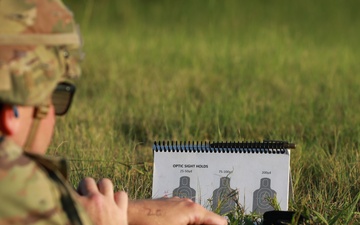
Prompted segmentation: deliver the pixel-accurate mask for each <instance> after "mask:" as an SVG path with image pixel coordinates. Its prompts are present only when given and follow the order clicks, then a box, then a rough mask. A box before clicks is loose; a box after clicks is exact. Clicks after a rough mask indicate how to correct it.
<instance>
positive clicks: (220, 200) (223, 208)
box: [212, 177, 237, 214]
mask: <svg viewBox="0 0 360 225" xmlns="http://www.w3.org/2000/svg"><path fill="white" fill-rule="evenodd" d="M233 194H235V195H237V192H236V190H233V189H231V187H230V178H229V177H221V178H220V187H219V188H217V189H215V190H214V192H213V202H212V209H213V210H216V209H218V207H220V213H221V214H225V213H227V212H230V211H231V210H233V209H234V207H235V201H234V199H233V197H234V196H233ZM236 197H237V196H236Z"/></svg>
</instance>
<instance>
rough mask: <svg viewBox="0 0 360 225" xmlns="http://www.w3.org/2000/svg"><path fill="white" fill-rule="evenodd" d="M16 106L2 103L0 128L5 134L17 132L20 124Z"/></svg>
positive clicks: (9, 134)
mask: <svg viewBox="0 0 360 225" xmlns="http://www.w3.org/2000/svg"><path fill="white" fill-rule="evenodd" d="M18 116H19V115H18V111H17V108H16V107H13V106H9V105H4V106H3V107H2V109H1V111H0V130H1V133H2V134H3V135H5V136H11V135H13V134H15V133H16V132H17V130H18V129H19V126H20V120H19V119H18Z"/></svg>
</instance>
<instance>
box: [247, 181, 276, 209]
mask: <svg viewBox="0 0 360 225" xmlns="http://www.w3.org/2000/svg"><path fill="white" fill-rule="evenodd" d="M270 185H271V180H270V179H269V178H262V179H261V180H260V189H257V190H256V191H255V192H254V199H253V212H257V213H259V214H263V213H265V212H267V211H270V210H274V208H273V207H272V206H271V205H270V204H269V200H270V199H271V198H274V197H275V195H276V191H274V190H272V189H271V187H270Z"/></svg>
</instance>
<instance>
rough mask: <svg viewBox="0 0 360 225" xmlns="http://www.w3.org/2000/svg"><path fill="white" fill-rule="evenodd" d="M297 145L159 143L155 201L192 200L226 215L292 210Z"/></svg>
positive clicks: (154, 185) (268, 143)
mask: <svg viewBox="0 0 360 225" xmlns="http://www.w3.org/2000/svg"><path fill="white" fill-rule="evenodd" d="M293 148H295V145H294V144H292V143H288V142H284V141H263V142H223V143H217V142H213V143H210V142H208V143H202V142H200V143H199V142H196V143H195V142H192V143H191V142H155V143H154V145H153V152H154V173H153V189H152V197H153V198H161V197H172V196H178V197H182V198H190V199H192V200H193V201H195V202H197V203H200V204H201V205H203V206H204V207H206V208H208V209H209V210H217V211H219V212H221V213H222V214H226V213H228V212H231V210H233V209H234V208H235V206H240V207H243V209H245V212H247V213H252V212H254V213H258V214H263V213H264V212H266V211H270V210H273V209H274V207H273V203H271V202H272V200H276V201H277V203H278V204H279V205H280V207H281V209H282V210H287V209H288V201H289V184H290V149H293Z"/></svg>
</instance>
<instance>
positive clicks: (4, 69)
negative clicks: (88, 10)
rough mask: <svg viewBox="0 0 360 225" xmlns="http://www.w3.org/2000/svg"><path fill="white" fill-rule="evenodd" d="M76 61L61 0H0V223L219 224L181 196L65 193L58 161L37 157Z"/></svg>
mask: <svg viewBox="0 0 360 225" xmlns="http://www.w3.org/2000/svg"><path fill="white" fill-rule="evenodd" d="M81 58H82V53H81V40H80V37H79V34H78V30H77V28H76V26H75V24H74V21H73V16H72V14H71V12H70V11H69V10H68V9H67V8H66V7H65V6H64V5H63V3H62V2H61V0H0V201H1V202H0V224H33V223H34V224H50V223H51V224H120V225H124V224H149V225H151V224H170V225H171V224H174V225H176V224H178V225H185V224H218V225H224V224H226V220H225V219H224V218H222V217H220V216H218V215H216V214H214V213H212V212H209V211H207V210H205V209H204V208H203V207H201V206H200V205H198V204H196V203H194V202H192V201H191V200H189V199H179V198H169V199H158V200H134V201H128V196H127V194H126V193H125V192H117V193H114V189H113V184H112V182H111V181H110V180H108V179H101V180H100V181H98V182H95V180H94V179H92V178H85V179H84V180H83V181H81V182H80V184H79V187H78V192H75V191H74V190H73V188H72V186H71V185H70V184H69V183H68V182H67V173H66V166H65V160H64V159H54V158H50V157H48V156H45V155H44V154H45V153H46V149H47V147H48V145H49V143H50V140H51V136H52V133H53V129H54V125H55V115H59V116H60V115H64V114H65V113H66V112H67V110H68V108H69V106H70V104H71V100H72V97H73V95H74V92H75V86H74V85H73V84H72V83H71V82H70V80H71V79H72V78H74V77H77V76H79V75H80V68H79V61H80V60H81Z"/></svg>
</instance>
